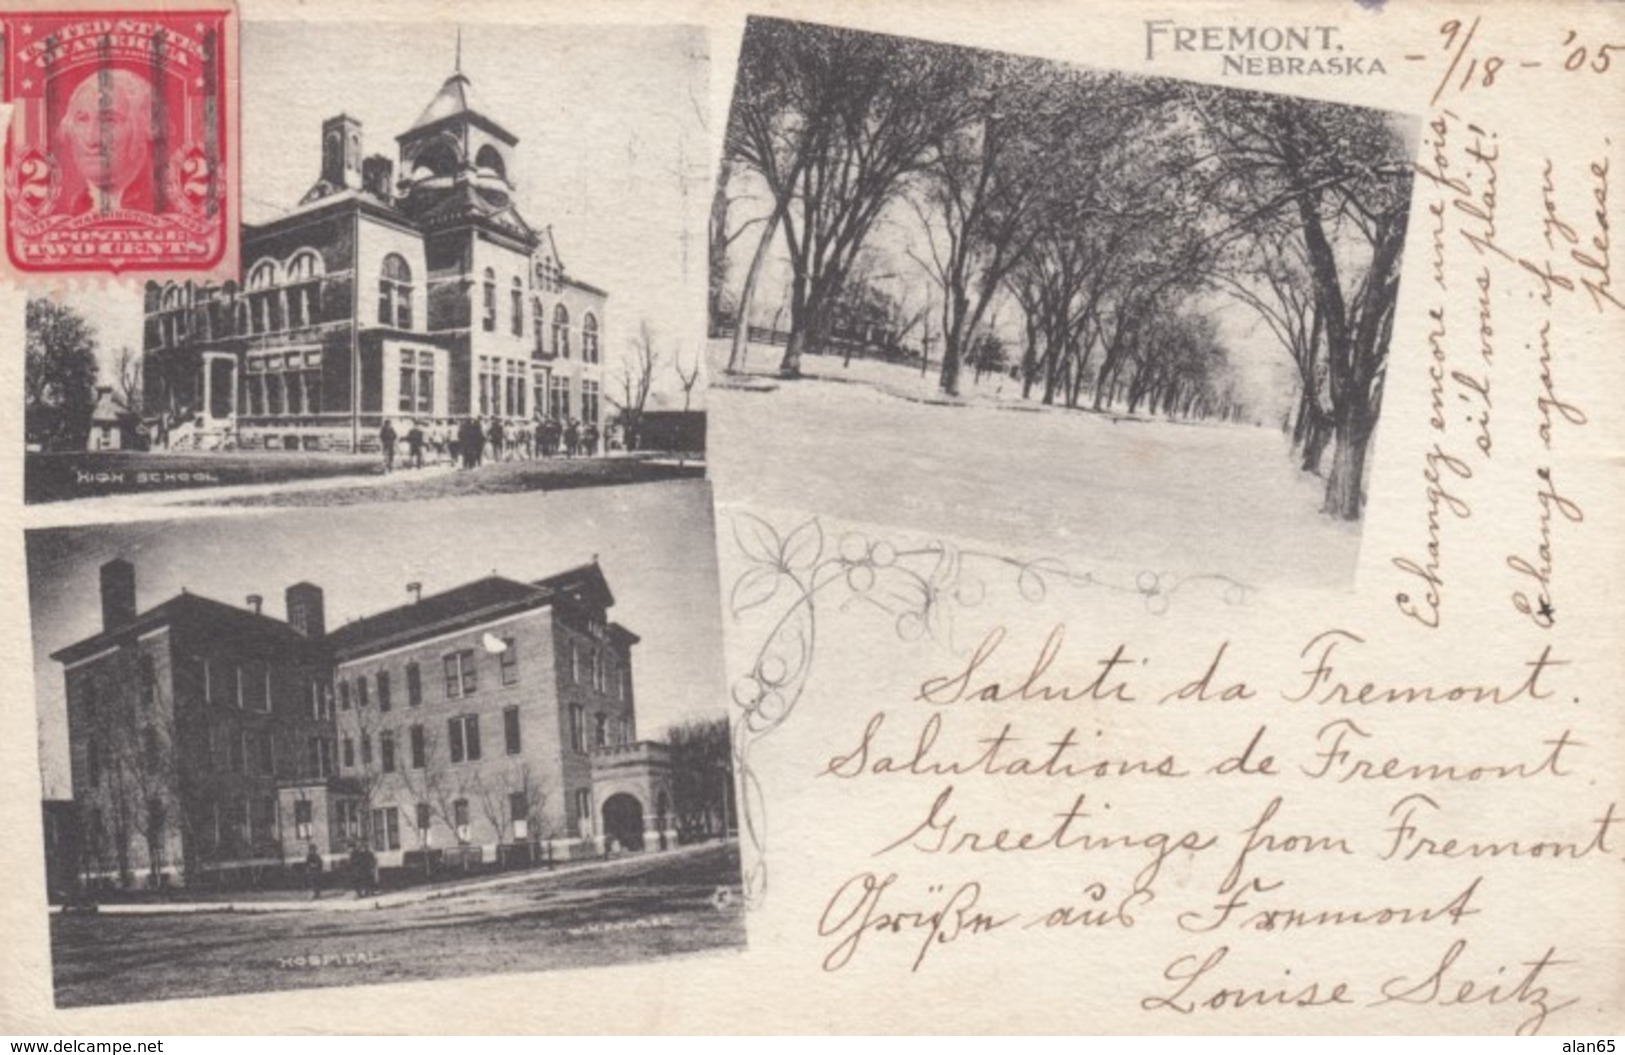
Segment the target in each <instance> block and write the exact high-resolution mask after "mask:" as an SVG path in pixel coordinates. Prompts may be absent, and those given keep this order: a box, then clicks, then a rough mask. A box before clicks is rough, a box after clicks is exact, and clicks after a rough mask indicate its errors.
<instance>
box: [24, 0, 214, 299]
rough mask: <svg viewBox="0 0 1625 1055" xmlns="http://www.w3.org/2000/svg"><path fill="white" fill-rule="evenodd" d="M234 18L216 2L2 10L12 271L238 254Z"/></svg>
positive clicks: (82, 269) (96, 270) (170, 264)
mask: <svg viewBox="0 0 1625 1055" xmlns="http://www.w3.org/2000/svg"><path fill="white" fill-rule="evenodd" d="M235 19H236V14H235V12H234V11H232V10H229V9H227V8H225V7H224V6H219V7H216V8H215V9H205V8H186V7H179V8H177V7H169V6H166V8H165V9H164V10H161V11H159V10H154V11H137V10H117V11H94V10H84V11H78V10H57V11H52V10H49V9H45V10H34V11H29V12H23V13H0V30H3V32H4V34H5V36H4V51H3V52H0V55H3V61H4V64H5V100H6V102H8V103H10V104H11V107H12V111H11V124H10V128H9V130H8V134H7V136H6V150H5V212H4V214H5V222H6V231H5V235H6V256H7V258H8V260H9V261H10V264H11V268H12V270H13V271H15V272H18V273H20V274H21V275H34V276H40V275H95V274H113V275H116V274H121V273H125V272H135V271H141V272H153V271H160V272H167V273H177V274H191V275H195V274H198V273H209V272H215V271H218V270H221V269H222V268H224V267H229V266H231V265H234V264H235V262H236V261H235V259H234V255H235V254H233V253H230V252H228V250H230V249H232V247H233V246H234V244H235V238H236V215H237V208H236V205H237V202H236V187H237V185H238V182H237V175H236V172H235V171H234V168H235V160H236V152H235V150H234V149H232V148H233V147H234V145H235V137H236V135H237V61H236V40H235V31H236V26H235Z"/></svg>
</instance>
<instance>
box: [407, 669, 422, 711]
mask: <svg viewBox="0 0 1625 1055" xmlns="http://www.w3.org/2000/svg"><path fill="white" fill-rule="evenodd" d="M422 702H423V671H422V669H421V668H420V667H419V666H418V665H417V664H416V663H408V664H407V665H406V704H407V706H408V707H416V706H418V705H419V704H421V703H422Z"/></svg>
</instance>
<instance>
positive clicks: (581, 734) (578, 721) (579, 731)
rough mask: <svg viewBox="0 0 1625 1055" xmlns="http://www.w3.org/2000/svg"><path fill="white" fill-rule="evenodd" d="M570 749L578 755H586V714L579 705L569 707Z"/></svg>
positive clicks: (574, 704) (573, 704)
mask: <svg viewBox="0 0 1625 1055" xmlns="http://www.w3.org/2000/svg"><path fill="white" fill-rule="evenodd" d="M570 747H571V749H572V750H574V751H575V753H576V754H578V755H582V754H586V753H587V714H586V711H584V710H583V709H582V707H581V704H579V703H572V704H571V705H570Z"/></svg>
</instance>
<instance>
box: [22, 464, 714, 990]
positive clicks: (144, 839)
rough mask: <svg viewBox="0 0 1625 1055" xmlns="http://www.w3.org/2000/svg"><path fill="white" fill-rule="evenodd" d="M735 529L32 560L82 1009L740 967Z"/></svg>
mask: <svg viewBox="0 0 1625 1055" xmlns="http://www.w3.org/2000/svg"><path fill="white" fill-rule="evenodd" d="M386 508H387V509H388V510H389V515H388V516H387V517H381V516H379V510H381V509H386ZM711 518H712V513H711V500H710V491H709V488H708V486H707V485H706V484H705V482H704V481H672V482H667V483H656V484H649V485H646V486H641V487H621V488H594V489H590V490H581V491H574V492H571V493H569V494H567V495H562V496H558V495H550V496H542V495H535V494H515V495H493V496H481V497H475V498H466V499H462V498H449V499H444V500H441V501H437V502H427V503H399V504H397V505H394V506H389V507H383V506H378V505H371V506H351V507H347V508H343V509H332V510H291V511H283V512H276V513H271V514H266V515H263V516H230V517H218V516H216V517H193V518H187V519H184V520H174V521H167V522H141V523H135V524H124V525H108V526H95V527H73V528H57V529H48V530H42V531H34V532H30V533H29V534H28V537H27V556H28V568H29V599H30V602H31V611H32V621H33V631H34V674H35V678H36V686H37V706H38V720H39V743H40V758H41V763H40V767H41V782H42V786H43V789H44V802H43V811H44V822H45V826H44V832H45V840H46V845H45V853H44V860H45V862H46V871H47V876H46V878H47V889H48V892H49V895H50V901H51V906H50V911H51V918H50V938H51V953H52V961H53V963H52V966H53V972H54V980H55V995H56V1002H57V1004H58V1006H62V1007H70V1006H83V1005H91V1004H110V1003H129V1002H138V1001H145V1000H155V999H168V998H178V997H197V996H212V995H217V994H228V993H240V992H258V991H264V990H272V989H289V988H306V987H312V986H333V985H352V984H363V983H376V982H382V981H395V980H411V979H429V978H443V977H453V976H460V975H469V974H486V973H498V972H501V973H512V972H525V971H538V970H547V969H553V968H570V967H584V966H598V965H609V964H617V963H635V962H642V961H645V960H648V959H650V958H657V957H665V956H673V955H682V954H692V953H703V952H708V951H715V950H720V949H728V948H739V947H741V946H742V945H743V943H744V940H745V932H744V920H743V905H742V903H741V900H740V890H741V883H740V860H739V853H738V846H737V841H736V834H737V826H738V814H737V803H736V801H735V798H734V791H733V771H732V750H731V741H730V735H729V725H728V719H727V695H726V690H725V689H724V688H723V672H722V654H721V648H722V646H721V622H720V618H721V617H720V609H719V605H718V601H717V571H716V558H715V545H714V541H713V535H712V520H711ZM651 523H658V524H660V525H661V530H659V531H647V530H645V529H644V525H647V524H651Z"/></svg>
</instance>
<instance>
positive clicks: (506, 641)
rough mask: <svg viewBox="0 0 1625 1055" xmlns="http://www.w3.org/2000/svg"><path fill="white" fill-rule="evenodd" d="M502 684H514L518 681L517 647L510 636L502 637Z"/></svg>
mask: <svg viewBox="0 0 1625 1055" xmlns="http://www.w3.org/2000/svg"><path fill="white" fill-rule="evenodd" d="M501 663H502V684H504V685H514V684H517V683H518V681H519V647H518V645H517V644H516V643H515V641H514V639H513V638H511V637H505V638H503V639H502V661H501Z"/></svg>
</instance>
